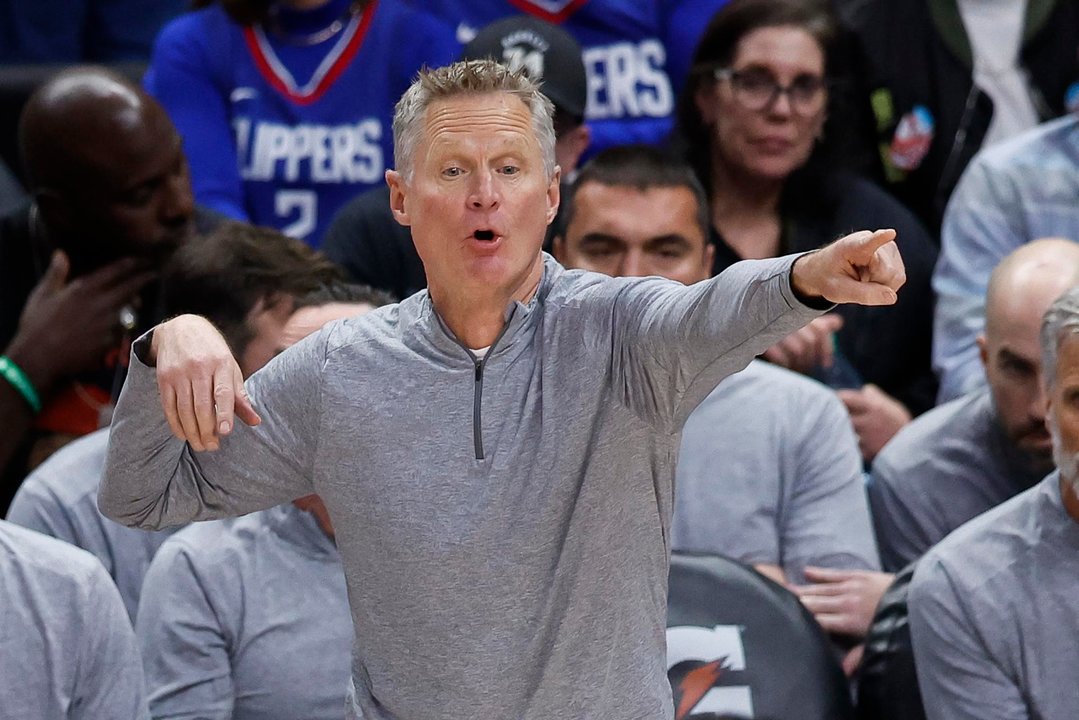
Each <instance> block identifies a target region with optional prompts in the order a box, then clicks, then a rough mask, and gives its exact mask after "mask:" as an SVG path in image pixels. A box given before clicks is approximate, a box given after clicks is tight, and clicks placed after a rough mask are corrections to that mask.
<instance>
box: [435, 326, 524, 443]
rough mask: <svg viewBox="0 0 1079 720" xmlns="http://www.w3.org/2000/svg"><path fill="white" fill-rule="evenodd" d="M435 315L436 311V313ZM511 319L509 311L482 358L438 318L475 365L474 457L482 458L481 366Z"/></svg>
mask: <svg viewBox="0 0 1079 720" xmlns="http://www.w3.org/2000/svg"><path fill="white" fill-rule="evenodd" d="M436 317H437V313H436ZM512 321H513V314H512V313H511V314H510V316H509V317H508V318H506V324H505V325H503V326H502V330H500V331H499V333H498V337H496V338H495V341H494V342H493V343H491V346H490V347H488V348H487V352H486V353H484V355H483V357H482V358H477V357H476V354H475V353H474V352H472V350H470V349H469V348H468V346H466V345H465V344H464V343H463V342H461V341H460V340H458V339H457V336H456V335H454V334H453V332H451V331H450V329H449V328H448V327H446V324H445V323H443V322H442V318H438V324H439V326H440V327H441V328H442V329H443V331H444V332H445V333H446V335H447V337H449V338H450V339H451V340H453V342H455V343H457V345H458V346H459V347H460V348H461V349H462V350H464V351H465V352H466V353H467V354H468V357H469V359H470V360H472V364H473V366H474V367H475V376H474V377H475V381H474V382H473V390H472V446H473V448H474V449H475V451H476V459H477V460H483V459H484V453H483V368H484V367H486V365H487V358H489V357H491V355H493V354H494V352H495V348H497V347H498V343H499V341H501V340H502V336H503V335H505V334H506V331H507V330H509V328H510V322H512Z"/></svg>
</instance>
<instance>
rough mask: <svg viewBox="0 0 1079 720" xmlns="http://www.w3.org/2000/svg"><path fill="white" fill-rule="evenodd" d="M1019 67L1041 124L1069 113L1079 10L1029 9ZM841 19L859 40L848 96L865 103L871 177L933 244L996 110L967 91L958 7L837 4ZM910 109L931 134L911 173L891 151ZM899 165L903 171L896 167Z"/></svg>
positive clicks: (1041, 2)
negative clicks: (925, 116) (923, 115)
mask: <svg viewBox="0 0 1079 720" xmlns="http://www.w3.org/2000/svg"><path fill="white" fill-rule="evenodd" d="M1026 1H1027V11H1026V20H1025V26H1024V30H1023V36H1022V41H1021V48H1020V60H1019V62H1020V65H1021V66H1022V67H1023V68H1024V69H1025V70H1026V71H1027V73H1028V74H1029V78H1030V84H1031V88H1032V91H1033V93H1032V94H1033V100H1034V106H1035V109H1036V110H1037V112H1038V114H1039V116H1040V117H1041V119H1042V120H1048V119H1051V118H1054V117H1057V116H1060V115H1062V114H1064V113H1065V112H1066V107H1065V99H1066V95H1067V93H1068V90H1069V88H1072V87H1073V86H1074V85H1075V83H1076V81H1079V0H1026ZM838 5H839V12H840V15H841V17H842V19H843V21H844V23H845V24H846V25H848V26H849V27H850V29H851V30H852V31H853V33H854V35H855V36H856V38H857V46H858V47H857V54H858V55H859V56H860V60H861V62H859V63H858V67H857V68H856V75H857V77H856V80H855V86H854V88H853V89H852V92H853V93H854V94H856V95H857V96H858V97H859V98H861V102H863V103H864V102H865V100H866V99H868V104H869V107H868V109H867V111H866V113H865V114H864V115H863V118H867V119H868V122H867V123H863V127H862V128H861V134H862V135H863V143H864V146H865V147H866V148H872V147H873V146H876V150H877V152H872V151H869V152H868V153H867V155H865V156H864V157H866V158H868V157H872V160H871V161H870V162H872V163H875V167H872V168H869V169H871V170H872V171H873V174H874V175H876V176H878V177H881V178H882V179H883V181H884V183H885V186H886V187H888V188H889V189H890V190H891V191H892V192H893V194H895V196H896V197H898V198H899V199H900V200H901V201H902V202H903V203H904V204H905V205H907V207H909V208H910V209H911V210H913V211H914V213H915V214H916V215H918V217H919V218H920V219H921V220H922V222H923V223H924V224H925V225H926V227H927V228H928V229H929V230H930V232H931V233H932V235H933V236H934V237H938V236H939V232H940V223H941V218H942V217H943V214H944V207H945V204H946V203H947V201H948V198H949V196H950V195H951V193H952V190H953V189H954V188H955V184H956V183H957V182H958V180H959V176H960V175H961V174H962V173H963V170H964V168H966V166H967V163H968V162H970V159H971V158H972V157H973V156H974V154H975V153H976V152H977V151H978V149H979V148H980V147H981V145H982V141H983V139H984V138H985V134H986V131H987V130H988V129H989V122H990V120H991V119H992V115H993V103H992V101H991V100H990V99H989V97H988V96H987V95H986V94H985V93H984V92H982V91H981V90H979V89H978V88H976V87H975V86H974V83H973V60H972V53H971V47H970V41H969V39H968V37H967V33H966V30H965V29H964V27H963V22H962V18H961V17H960V14H959V8H958V5H957V0H840V2H839V3H838ZM916 106H922V107H924V108H925V109H927V110H928V111H929V113H930V114H931V116H932V118H933V124H934V132H933V135H932V140H931V143H930V146H929V149H928V152H927V153H926V154H925V156H924V158H922V159H921V161H920V163H918V164H917V165H916V166H915V167H912V168H911V169H909V170H904V169H901V167H899V166H897V164H896V162H895V161H894V160H893V158H892V153H891V152H890V148H891V146H892V142H893V139H894V137H895V134H896V129H897V126H898V125H899V123H900V121H901V120H902V119H903V117H904V116H906V115H908V114H909V113H911V111H912V110H913V109H914V108H915V107H916ZM902 164H903V163H900V165H902Z"/></svg>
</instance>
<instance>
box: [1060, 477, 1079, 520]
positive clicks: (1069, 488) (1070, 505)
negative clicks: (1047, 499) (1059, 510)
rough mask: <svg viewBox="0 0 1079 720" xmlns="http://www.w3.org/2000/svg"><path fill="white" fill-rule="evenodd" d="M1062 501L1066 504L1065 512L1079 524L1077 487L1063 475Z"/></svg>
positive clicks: (1061, 480) (1061, 478) (1061, 479)
mask: <svg viewBox="0 0 1079 720" xmlns="http://www.w3.org/2000/svg"><path fill="white" fill-rule="evenodd" d="M1060 499H1061V500H1062V501H1063V503H1064V512H1066V513H1068V515H1069V516H1070V517H1071V519H1072V520H1074V521H1075V522H1079V495H1076V493H1075V486H1074V485H1073V484H1072V482H1071V481H1070V480H1068V479H1066V478H1065V477H1064V475H1063V474H1061V476H1060Z"/></svg>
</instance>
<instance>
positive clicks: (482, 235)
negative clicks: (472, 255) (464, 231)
mask: <svg viewBox="0 0 1079 720" xmlns="http://www.w3.org/2000/svg"><path fill="white" fill-rule="evenodd" d="M472 237H474V238H476V239H477V240H482V241H484V242H490V241H492V240H494V239H495V232H494V230H477V231H476V232H474V233H472Z"/></svg>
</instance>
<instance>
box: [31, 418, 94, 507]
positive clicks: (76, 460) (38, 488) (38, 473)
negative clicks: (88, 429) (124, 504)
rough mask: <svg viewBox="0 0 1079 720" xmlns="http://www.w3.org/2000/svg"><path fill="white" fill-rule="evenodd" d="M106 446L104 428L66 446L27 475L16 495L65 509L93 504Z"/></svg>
mask: <svg viewBox="0 0 1079 720" xmlns="http://www.w3.org/2000/svg"><path fill="white" fill-rule="evenodd" d="M108 446H109V430H108V428H103V429H101V430H98V431H96V432H92V433H90V434H89V435H85V436H83V437H81V438H78V439H77V440H74V441H72V442H71V443H68V444H67V445H65V446H64V447H62V448H60V449H59V450H57V451H56V452H55V453H53V455H52V456H50V457H49V459H48V460H46V461H45V462H44V463H42V464H41V465H39V466H38V467H37V468H36V469H35V470H34V471H33V472H32V473H30V475H28V476H27V478H26V480H25V481H24V482H23V484H22V486H21V487H20V488H19V492H20V493H23V492H27V493H30V494H31V495H34V496H42V497H51V498H55V499H56V500H57V501H58V502H60V503H61V504H63V505H64V506H65V507H70V506H73V505H75V504H78V503H80V502H82V501H84V500H85V499H87V498H89V499H90V500H91V501H92V502H94V503H96V497H97V489H98V486H100V484H101V474H102V472H103V471H104V468H105V456H106V454H107V452H108Z"/></svg>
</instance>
